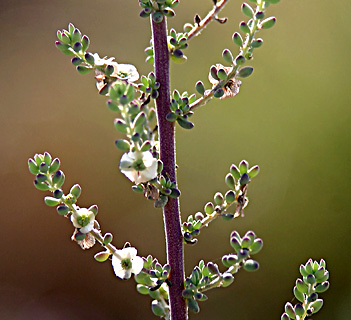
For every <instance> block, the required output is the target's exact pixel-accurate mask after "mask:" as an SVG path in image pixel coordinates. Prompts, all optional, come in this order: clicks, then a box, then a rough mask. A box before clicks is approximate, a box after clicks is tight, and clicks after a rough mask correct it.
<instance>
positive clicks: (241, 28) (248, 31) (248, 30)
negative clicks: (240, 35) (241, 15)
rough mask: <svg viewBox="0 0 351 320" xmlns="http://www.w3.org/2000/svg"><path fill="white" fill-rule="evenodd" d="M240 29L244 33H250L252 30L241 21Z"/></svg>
mask: <svg viewBox="0 0 351 320" xmlns="http://www.w3.org/2000/svg"><path fill="white" fill-rule="evenodd" d="M239 29H240V30H241V31H242V32H244V33H248V34H249V33H250V28H249V26H248V25H247V24H246V22H245V21H241V22H240V24H239Z"/></svg>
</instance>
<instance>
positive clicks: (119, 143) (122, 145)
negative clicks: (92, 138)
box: [115, 139, 130, 152]
mask: <svg viewBox="0 0 351 320" xmlns="http://www.w3.org/2000/svg"><path fill="white" fill-rule="evenodd" d="M115 145H116V147H117V148H118V149H119V150H122V151H124V152H129V151H130V143H129V142H128V141H127V140H124V139H118V140H116V142H115Z"/></svg>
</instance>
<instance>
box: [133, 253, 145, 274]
mask: <svg viewBox="0 0 351 320" xmlns="http://www.w3.org/2000/svg"><path fill="white" fill-rule="evenodd" d="M143 267H144V260H143V258H141V257H139V256H136V257H134V259H133V266H132V272H133V273H134V274H139V273H140V272H141V270H142V269H143Z"/></svg>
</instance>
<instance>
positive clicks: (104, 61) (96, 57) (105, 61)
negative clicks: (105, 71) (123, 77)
mask: <svg viewBox="0 0 351 320" xmlns="http://www.w3.org/2000/svg"><path fill="white" fill-rule="evenodd" d="M93 57H94V64H95V65H96V66H104V65H111V64H112V65H114V64H117V62H115V61H113V60H115V58H114V57H111V58H108V59H105V58H100V56H99V54H98V53H94V54H93Z"/></svg>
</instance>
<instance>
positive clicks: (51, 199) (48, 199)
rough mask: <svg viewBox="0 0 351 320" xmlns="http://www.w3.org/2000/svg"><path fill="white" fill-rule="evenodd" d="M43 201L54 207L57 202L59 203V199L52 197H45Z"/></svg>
mask: <svg viewBox="0 0 351 320" xmlns="http://www.w3.org/2000/svg"><path fill="white" fill-rule="evenodd" d="M44 202H45V204H46V205H48V206H49V207H55V206H57V205H58V204H60V202H61V200H60V199H56V198H54V197H45V198H44Z"/></svg>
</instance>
